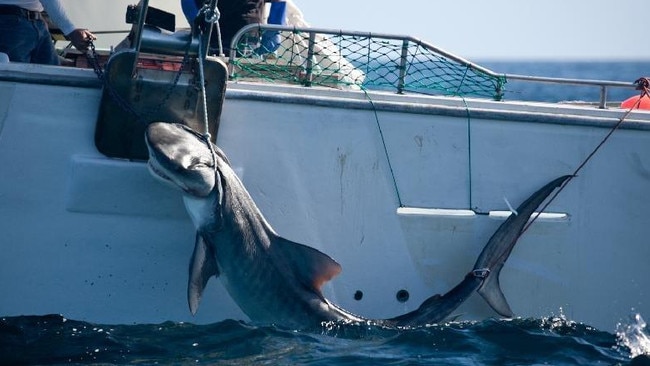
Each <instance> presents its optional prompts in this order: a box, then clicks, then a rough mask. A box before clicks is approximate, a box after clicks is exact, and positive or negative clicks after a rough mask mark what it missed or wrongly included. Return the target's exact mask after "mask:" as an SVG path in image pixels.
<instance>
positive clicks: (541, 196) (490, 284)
mask: <svg viewBox="0 0 650 366" xmlns="http://www.w3.org/2000/svg"><path fill="white" fill-rule="evenodd" d="M571 177H572V176H571V175H565V176H561V177H559V178H556V179H554V180H552V181H551V182H549V183H547V184H546V185H544V186H543V187H542V188H540V189H539V190H537V191H536V192H535V193H533V194H532V195H531V196H530V197H529V198H528V199H527V200H525V201H524V202H523V203H522V204H521V205H520V206H519V207H517V210H516V211H515V212H516V213H513V214H512V215H510V217H508V219H506V221H505V222H504V223H503V224H501V226H499V228H498V229H497V231H496V232H495V233H494V234H493V235H492V237H491V238H490V240H489V241H488V243H487V244H486V245H485V248H483V251H482V252H481V255H479V258H478V259H477V261H476V264H475V265H474V269H473V271H472V273H474V275H475V276H477V277H482V278H483V283H482V284H481V286H480V287H479V289H478V290H477V292H478V293H479V294H480V295H481V296H482V297H483V298H484V299H485V301H486V302H487V303H488V304H489V305H490V306H491V307H492V309H494V311H496V312H497V313H498V314H499V315H502V316H504V317H508V318H511V317H512V316H513V312H512V310H511V309H510V305H508V301H507V300H506V298H505V296H504V295H503V292H502V291H501V286H500V283H499V282H500V281H499V275H500V274H501V269H502V268H503V264H504V263H505V262H506V260H507V259H508V257H509V256H510V253H511V252H512V249H513V248H514V246H515V244H516V243H517V240H518V239H519V237H520V236H521V234H522V232H523V230H524V227H525V225H526V223H527V222H528V220H529V219H530V217H531V215H532V214H533V213H534V211H535V210H536V209H537V208H538V207H539V206H540V205H541V204H542V202H544V200H546V198H547V197H548V196H549V195H550V194H551V192H553V190H555V189H556V188H557V187H560V186H562V184H564V182H566V181H567V180H568V179H569V178H571Z"/></svg>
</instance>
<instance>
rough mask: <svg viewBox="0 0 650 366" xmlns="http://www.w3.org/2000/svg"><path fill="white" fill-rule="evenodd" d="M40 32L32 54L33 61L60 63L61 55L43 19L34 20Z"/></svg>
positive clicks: (36, 28)
mask: <svg viewBox="0 0 650 366" xmlns="http://www.w3.org/2000/svg"><path fill="white" fill-rule="evenodd" d="M32 23H33V26H34V28H35V30H36V32H37V34H38V43H37V44H36V48H35V49H34V53H33V54H32V60H31V62H32V63H34V64H46V65H59V64H60V62H59V56H58V55H57V54H56V50H55V49H54V43H52V35H51V34H50V31H49V29H47V24H46V23H45V22H44V21H43V20H34V21H32Z"/></svg>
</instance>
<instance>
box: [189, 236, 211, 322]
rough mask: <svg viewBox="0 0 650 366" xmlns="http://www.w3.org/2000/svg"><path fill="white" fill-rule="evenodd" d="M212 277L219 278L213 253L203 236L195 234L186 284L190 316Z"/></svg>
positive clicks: (197, 306) (194, 312)
mask: <svg viewBox="0 0 650 366" xmlns="http://www.w3.org/2000/svg"><path fill="white" fill-rule="evenodd" d="M212 276H215V277H218V276H219V269H218V267H217V262H216V258H215V256H214V252H213V250H212V248H211V247H210V246H209V245H208V243H206V242H205V239H203V236H201V234H200V233H196V242H195V244H194V252H193V253H192V259H191V260H190V278H189V281H188V284H187V302H188V304H189V305H190V312H191V313H192V315H194V314H196V311H197V309H198V308H199V302H200V301H201V296H202V295H203V290H204V289H205V286H206V285H207V283H208V280H209V279H210V277H212Z"/></svg>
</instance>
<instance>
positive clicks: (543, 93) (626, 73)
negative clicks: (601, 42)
mask: <svg viewBox="0 0 650 366" xmlns="http://www.w3.org/2000/svg"><path fill="white" fill-rule="evenodd" d="M476 63H478V64H479V65H481V66H484V67H487V68H488V69H490V70H492V71H494V72H497V73H500V74H519V75H533V76H544V77H554V78H566V79H597V80H608V81H621V82H626V83H633V82H634V81H635V80H637V79H639V78H641V77H650V60H645V61H573V62H566V61H480V60H478V61H477V62H476ZM505 89H506V92H505V95H504V99H505V100H519V99H522V100H529V101H542V102H563V101H584V102H597V101H598V100H599V98H600V88H599V87H597V86H581V85H560V84H554V83H532V82H525V81H518V80H508V81H507V83H506V85H505ZM635 95H639V91H636V90H634V89H633V88H630V89H627V88H608V91H607V100H608V101H610V102H621V101H623V100H625V99H627V98H629V97H631V96H635Z"/></svg>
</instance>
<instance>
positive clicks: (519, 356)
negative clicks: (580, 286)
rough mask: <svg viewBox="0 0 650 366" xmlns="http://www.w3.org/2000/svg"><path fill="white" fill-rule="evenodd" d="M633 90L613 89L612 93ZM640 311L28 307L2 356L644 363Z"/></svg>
mask: <svg viewBox="0 0 650 366" xmlns="http://www.w3.org/2000/svg"><path fill="white" fill-rule="evenodd" d="M477 63H479V64H482V65H484V66H486V67H488V68H490V69H492V70H494V71H496V72H499V73H511V74H529V75H537V76H549V77H563V78H587V79H608V80H616V81H624V82H630V83H632V82H633V81H635V80H636V79H638V78H640V77H643V76H650V60H649V61H644V62H630V61H625V62H623V61H621V62H614V61H611V62H586V61H584V62H559V61H558V62H548V61H544V62H532V61H525V62H507V61H489V62H481V61H480V60H478V61H477ZM507 90H508V92H507V94H506V96H505V99H510V100H512V99H526V100H538V101H564V100H582V101H595V100H597V99H598V97H599V90H598V89H597V88H596V89H594V88H589V87H568V86H557V85H553V84H548V85H546V84H544V85H534V84H530V83H518V82H509V83H508V84H507ZM617 93H618V94H617ZM635 93H636V92H635V91H634V90H633V89H630V90H621V91H618V92H611V93H610V99H611V100H619V101H620V100H624V99H626V98H627V97H629V96H632V95H635ZM0 301H2V300H0ZM560 310H561V309H558V311H559V313H560V314H561V311H560ZM0 316H1V314H0ZM643 316H646V317H650V314H637V313H635V312H634V311H633V310H632V309H630V317H629V319H627V320H625V321H623V322H621V323H620V325H619V326H618V329H617V330H616V331H604V330H600V329H596V328H594V327H592V326H590V325H589V324H582V323H577V322H574V321H573V320H572V319H567V318H566V317H565V316H563V315H560V316H557V315H553V314H549V315H548V316H547V317H543V318H539V319H514V320H493V319H490V320H484V321H480V322H463V321H460V322H452V323H449V324H440V325H432V326H428V327H422V328H416V329H399V330H395V329H384V328H381V327H377V326H373V325H369V324H345V325H344V324H330V325H327V326H323V327H322V329H315V330H311V331H296V330H291V329H283V328H280V327H275V326H269V325H256V324H250V323H245V322H241V321H236V320H225V321H222V322H219V323H215V324H210V325H194V324H188V323H177V322H171V321H170V322H165V323H162V324H140V325H117V324H95V323H88V322H82V321H78V320H75V319H67V318H65V314H62V315H46V314H38V315H32V314H26V315H25V316H20V317H4V318H0V365H125V364H139V365H154V364H158V365H265V364H266V365H650V357H648V356H646V355H650V332H649V331H648V329H647V328H646V324H645V321H644V320H643Z"/></svg>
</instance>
